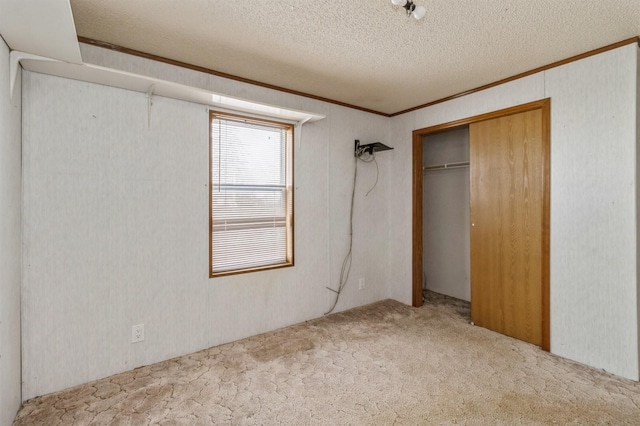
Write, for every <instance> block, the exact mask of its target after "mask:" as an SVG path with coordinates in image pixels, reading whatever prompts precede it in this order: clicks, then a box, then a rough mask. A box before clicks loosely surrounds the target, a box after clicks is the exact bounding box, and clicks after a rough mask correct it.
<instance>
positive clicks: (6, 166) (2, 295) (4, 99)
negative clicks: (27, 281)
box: [0, 38, 22, 426]
mask: <svg viewBox="0 0 640 426" xmlns="http://www.w3.org/2000/svg"><path fill="white" fill-rule="evenodd" d="M20 105H21V89H20V80H18V82H17V84H16V89H15V93H14V101H13V103H12V102H11V101H10V99H9V48H8V47H7V45H6V44H5V43H4V40H2V39H1V38H0V426H5V425H10V424H11V423H12V422H13V418H14V417H15V415H16V412H17V411H18V408H20V403H21V402H22V400H21V395H20V280H21V267H22V265H21V262H22V260H21V259H22V249H21V244H22V234H21V208H22V195H21V189H22V188H21V173H22V171H21V168H22V165H21V145H20V141H21V134H20V130H21V124H20V123H21V106H20Z"/></svg>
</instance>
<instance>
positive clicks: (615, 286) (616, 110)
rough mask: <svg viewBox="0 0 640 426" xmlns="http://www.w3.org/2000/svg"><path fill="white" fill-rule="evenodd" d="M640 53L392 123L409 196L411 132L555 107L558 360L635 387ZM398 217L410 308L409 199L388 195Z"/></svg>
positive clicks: (584, 63) (395, 225)
mask: <svg viewBox="0 0 640 426" xmlns="http://www.w3.org/2000/svg"><path fill="white" fill-rule="evenodd" d="M637 57H638V48H637V46H636V45H628V46H625V47H621V48H619V49H616V50H612V51H608V52H605V53H602V54H600V55H597V56H592V57H589V58H585V59H583V60H581V61H577V62H572V63H570V64H567V65H564V66H561V67H557V68H554V69H551V70H548V71H545V72H541V73H538V74H534V75H531V76H528V77H524V78H522V79H519V80H515V81H512V82H509V83H506V84H503V85H500V86H497V87H493V88H490V89H487V90H484V91H481V92H477V93H473V94H470V95H467V96H464V97H461V98H457V99H453V100H451V101H448V102H444V103H441V104H437V105H434V106H431V107H428V108H424V109H421V110H418V111H414V112H411V113H407V114H404V115H401V116H398V117H394V118H393V122H392V125H391V137H392V138H393V139H395V140H397V141H398V142H397V145H402V146H401V147H399V149H398V151H400V150H402V151H403V152H404V153H405V155H403V156H396V157H394V158H393V163H392V164H391V167H392V168H393V169H395V170H401V171H402V172H401V173H399V174H398V176H397V178H396V179H395V181H394V185H395V186H396V187H402V188H407V187H408V188H410V187H411V172H410V170H411V154H410V152H411V131H412V130H415V129H419V128H424V127H427V126H432V125H436V124H440V123H445V122H449V121H453V120H457V119H461V118H465V117H470V116H474V115H478V114H482V113H486V112H490V111H495V110H499V109H503V108H507V107H511V106H515V105H519V104H523V103H527V102H531V101H535V100H539V99H543V98H546V97H550V98H551V351H552V352H553V353H556V354H558V355H561V356H564V357H567V358H570V359H573V360H576V361H579V362H582V363H585V364H588V365H591V366H593V367H596V368H602V369H605V370H607V371H609V372H612V373H614V374H617V375H620V376H624V377H628V378H631V379H635V380H638V378H639V377H638V368H639V367H638V306H637V305H638V295H637V275H636V272H637V263H636V261H637V259H636V244H637V241H636V228H637V218H636V211H635V208H636V196H637V195H636V187H637V181H636V165H635V158H636V142H637V138H636V135H635V129H636V120H637V113H636V94H637V88H636V85H637ZM389 203H390V205H391V206H394V208H395V209H396V212H395V213H396V214H397V215H398V216H399V219H398V220H397V221H394V222H392V223H391V229H390V235H397V236H398V238H399V239H400V240H401V241H398V242H396V243H395V244H394V246H393V247H394V249H393V250H391V251H390V256H391V259H390V263H391V264H392V265H395V266H396V267H397V268H399V269H400V272H399V276H400V277H402V281H401V283H399V284H398V286H402V288H403V289H402V290H398V289H394V291H393V293H394V294H395V295H396V296H397V297H398V298H399V300H401V301H402V302H405V303H410V302H411V192H410V191H398V192H392V193H390V198H389Z"/></svg>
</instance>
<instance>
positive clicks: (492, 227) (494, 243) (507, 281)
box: [470, 109, 544, 345]
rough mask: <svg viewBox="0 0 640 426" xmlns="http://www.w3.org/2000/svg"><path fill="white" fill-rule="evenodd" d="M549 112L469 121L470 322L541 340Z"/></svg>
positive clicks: (536, 111)
mask: <svg viewBox="0 0 640 426" xmlns="http://www.w3.org/2000/svg"><path fill="white" fill-rule="evenodd" d="M542 131H543V128H542V110H541V109H535V110H531V111H527V112H522V113H518V114H513V115H508V116H504V117H499V118H495V119H490V120H485V121H480V122H477V123H472V124H470V163H471V167H470V169H471V170H470V192H471V202H470V220H471V223H472V226H471V302H472V303H471V318H472V321H473V322H474V323H475V324H476V325H478V326H482V327H486V328H488V329H491V330H494V331H497V332H500V333H503V334H506V335H508V336H512V337H515V338H518V339H521V340H524V341H527V342H530V343H533V344H536V345H541V343H542V235H543V233H542V224H543V201H544V181H543V171H544V167H543V160H544V152H543V140H542Z"/></svg>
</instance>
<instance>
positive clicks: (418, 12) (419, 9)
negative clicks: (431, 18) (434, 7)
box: [412, 6, 427, 20]
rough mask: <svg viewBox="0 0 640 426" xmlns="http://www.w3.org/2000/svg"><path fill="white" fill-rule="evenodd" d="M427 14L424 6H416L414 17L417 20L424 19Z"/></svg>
mask: <svg viewBox="0 0 640 426" xmlns="http://www.w3.org/2000/svg"><path fill="white" fill-rule="evenodd" d="M426 14H427V9H426V8H425V7H424V6H416V8H415V9H413V13H412V15H413V17H414V18H416V20H418V19H422V18H424V15H426Z"/></svg>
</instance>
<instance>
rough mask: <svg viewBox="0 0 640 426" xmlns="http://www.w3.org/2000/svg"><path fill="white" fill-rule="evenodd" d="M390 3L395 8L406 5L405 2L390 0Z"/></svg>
mask: <svg viewBox="0 0 640 426" xmlns="http://www.w3.org/2000/svg"><path fill="white" fill-rule="evenodd" d="M391 3H393V4H394V5H396V6H404V5H405V4H407V0H391Z"/></svg>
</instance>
